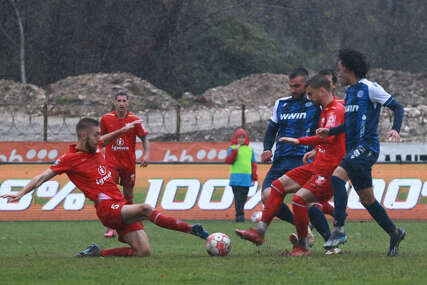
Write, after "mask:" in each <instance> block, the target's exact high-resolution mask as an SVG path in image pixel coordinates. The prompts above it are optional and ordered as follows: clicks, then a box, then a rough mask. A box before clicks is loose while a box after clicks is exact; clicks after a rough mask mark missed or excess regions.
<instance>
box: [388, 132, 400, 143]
mask: <svg viewBox="0 0 427 285" xmlns="http://www.w3.org/2000/svg"><path fill="white" fill-rule="evenodd" d="M387 139H388V140H389V141H392V142H400V135H399V133H398V132H397V131H396V130H391V131H388V132H387Z"/></svg>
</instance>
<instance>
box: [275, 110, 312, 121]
mask: <svg viewBox="0 0 427 285" xmlns="http://www.w3.org/2000/svg"><path fill="white" fill-rule="evenodd" d="M306 118H307V113H306V112H303V113H286V114H281V115H280V120H300V119H306Z"/></svg>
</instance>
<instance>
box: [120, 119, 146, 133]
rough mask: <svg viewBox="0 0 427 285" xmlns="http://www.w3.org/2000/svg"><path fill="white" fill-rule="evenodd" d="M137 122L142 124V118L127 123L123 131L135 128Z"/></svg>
mask: <svg viewBox="0 0 427 285" xmlns="http://www.w3.org/2000/svg"><path fill="white" fill-rule="evenodd" d="M137 124H142V120H136V121H133V122H131V123H127V124H126V125H125V126H124V127H123V128H122V129H123V131H125V132H127V131H130V130H131V129H133V127H135V125H137Z"/></svg>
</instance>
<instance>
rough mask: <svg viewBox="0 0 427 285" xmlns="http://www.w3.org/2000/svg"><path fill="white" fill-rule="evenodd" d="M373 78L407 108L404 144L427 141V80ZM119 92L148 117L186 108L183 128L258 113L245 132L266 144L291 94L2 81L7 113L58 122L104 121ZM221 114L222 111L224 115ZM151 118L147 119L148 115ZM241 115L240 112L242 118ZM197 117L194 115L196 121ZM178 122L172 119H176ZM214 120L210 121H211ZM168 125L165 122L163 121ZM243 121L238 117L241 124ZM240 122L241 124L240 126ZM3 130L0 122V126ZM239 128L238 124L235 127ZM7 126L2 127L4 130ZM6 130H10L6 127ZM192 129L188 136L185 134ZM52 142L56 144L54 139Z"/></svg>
mask: <svg viewBox="0 0 427 285" xmlns="http://www.w3.org/2000/svg"><path fill="white" fill-rule="evenodd" d="M369 79H370V80H372V81H376V82H378V83H380V84H381V85H382V86H384V88H385V89H386V90H387V91H389V92H390V93H391V94H392V95H393V96H394V97H395V98H396V99H397V100H398V101H399V102H401V103H402V105H404V107H405V111H406V112H405V118H404V124H403V127H402V132H401V135H402V138H403V140H404V141H427V134H426V133H427V132H426V128H425V125H426V124H427V75H425V74H411V73H407V72H400V71H390V70H381V69H373V70H372V71H371V72H370V73H369ZM120 89H127V90H128V91H129V94H130V96H131V102H132V106H131V109H132V110H134V111H135V112H136V113H138V114H139V115H141V116H142V117H143V118H148V117H147V116H149V114H151V113H157V114H158V113H159V110H160V111H161V112H163V113H167V112H174V110H175V106H177V105H178V104H180V105H181V106H182V111H181V114H182V116H183V120H182V124H185V123H186V121H189V120H190V121H191V119H188V120H187V119H186V118H185V116H188V115H189V114H192V113H195V114H196V115H197V114H198V115H197V116H204V115H206V113H209V112H212V111H213V112H215V111H218V113H219V114H231V113H233V110H236V108H237V109H239V108H240V107H241V105H242V104H244V105H246V108H247V114H248V117H250V116H251V114H253V113H251V112H250V110H256V112H258V113H257V114H259V116H258V117H257V118H248V120H247V121H248V122H250V123H248V124H247V125H246V128H247V129H248V132H249V135H250V137H251V140H253V141H262V140H263V135H264V131H265V127H266V123H267V120H268V118H269V117H270V115H271V110H272V107H273V104H274V102H275V100H276V99H277V98H280V97H285V96H289V95H290V91H289V87H288V77H287V76H286V75H281V74H267V73H264V74H253V75H250V76H248V77H245V78H242V79H240V80H238V81H235V82H232V83H231V84H229V85H227V86H219V87H216V88H212V89H209V90H207V91H206V92H204V93H203V94H201V95H193V94H191V93H188V92H187V93H184V94H183V96H182V97H181V98H180V99H179V100H178V101H177V100H175V99H174V98H173V97H172V96H170V95H169V94H168V93H166V92H165V91H163V90H160V89H158V88H156V87H155V86H153V85H152V84H150V83H149V82H147V81H145V80H143V79H141V78H138V77H136V76H134V75H132V74H129V73H112V74H106V73H98V74H85V75H80V76H72V77H67V78H65V79H63V80H60V81H58V82H55V83H53V84H50V85H49V86H47V87H46V89H42V88H40V87H37V86H35V85H31V84H27V85H23V84H19V83H17V82H14V81H10V80H0V93H1V94H2V96H1V97H0V108H1V109H2V110H3V111H4V113H5V114H6V113H10V112H14V113H21V114H41V111H42V107H43V105H44V104H45V103H48V112H49V116H59V117H81V116H93V117H99V116H100V115H102V114H103V113H105V112H107V111H109V110H111V107H112V104H111V99H112V94H114V92H116V91H117V90H120ZM343 93H344V88H343V87H339V88H338V90H337V95H338V96H340V97H342V96H343ZM219 111H221V112H222V113H221V112H219ZM147 114H148V115H147ZM237 114H238V113H237ZM196 115H195V116H196ZM391 115H392V113H391V112H390V111H388V109H386V108H385V109H384V110H383V113H382V117H381V124H380V136H381V139H382V140H385V137H384V136H385V134H386V131H387V130H388V129H389V128H390V126H391V124H392V122H391V120H392V119H391V118H392V117H391ZM172 117H173V115H172ZM207 117H209V116H207ZM163 120H165V119H164V118H163ZM214 120H215V123H214V124H213V125H215V129H216V131H215V132H214V133H213V132H212V129H211V128H209V127H208V128H205V129H206V130H203V128H200V129H197V128H190V129H189V128H181V130H183V133H182V134H181V137H180V140H182V141H197V140H201V141H205V140H216V141H224V140H227V141H228V140H229V139H230V137H231V135H232V133H233V132H234V130H235V129H236V127H230V124H229V123H227V120H224V121H225V123H219V121H220V120H218V118H214ZM236 120H239V116H237V119H236ZM239 122H240V121H239ZM163 124H164V125H168V124H169V125H173V122H172V121H168V120H166V121H164V122H163ZM0 125H1V123H0ZM234 126H235V125H234ZM2 129H3V127H1V128H0V130H1V131H2ZM4 129H6V128H4ZM185 130H188V131H185ZM170 132H171V134H166V135H161V136H158V137H152V139H155V140H172V139H174V138H175V137H174V135H173V132H174V131H173V130H171V131H170ZM53 140H55V139H54V138H53Z"/></svg>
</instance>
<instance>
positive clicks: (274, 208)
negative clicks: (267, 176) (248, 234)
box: [261, 180, 286, 225]
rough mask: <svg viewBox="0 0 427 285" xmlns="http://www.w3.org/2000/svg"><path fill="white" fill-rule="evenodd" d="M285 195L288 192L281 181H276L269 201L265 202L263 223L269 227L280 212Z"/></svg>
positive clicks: (272, 186)
mask: <svg viewBox="0 0 427 285" xmlns="http://www.w3.org/2000/svg"><path fill="white" fill-rule="evenodd" d="M285 195H286V191H285V188H283V186H282V183H281V182H280V181H279V180H274V181H273V183H271V191H270V195H269V196H268V198H267V201H265V204H264V210H262V218H261V221H262V222H264V223H266V224H268V225H269V224H270V223H271V221H272V220H273V218H274V217H275V216H276V214H277V212H279V210H280V207H281V206H282V203H283V199H284V198H285Z"/></svg>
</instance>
